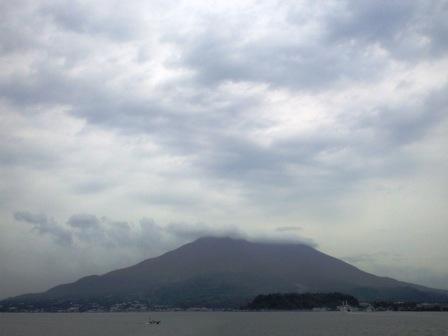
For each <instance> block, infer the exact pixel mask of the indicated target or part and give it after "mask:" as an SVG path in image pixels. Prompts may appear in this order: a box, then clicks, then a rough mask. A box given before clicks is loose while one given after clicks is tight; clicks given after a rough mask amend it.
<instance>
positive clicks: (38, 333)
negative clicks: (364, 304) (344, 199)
mask: <svg viewBox="0 0 448 336" xmlns="http://www.w3.org/2000/svg"><path fill="white" fill-rule="evenodd" d="M447 317H448V316H447V314H445V313H409V312H377V313H340V312H325V313H312V312H269V313H268V312H257V313H254V312H251V313H249V312H229V313H227V312H226V313H224V312H175V313H156V314H151V318H153V319H160V320H161V324H160V325H147V324H145V322H146V321H147V320H148V314H147V313H123V314H119V313H113V314H110V313H83V314H1V315H0V336H19V335H20V336H31V335H32V336H84V335H85V336H88V335H89V336H90V335H95V336H118V335H120V336H140V335H154V336H171V335H173V336H174V335H176V336H187V335H188V336H189V335H191V336H193V335H194V336H202V335H204V336H206V335H207V336H209V335H217V336H227V335H229V336H230V335H232V336H238V335H258V336H264V335H266V336H268V335H269V336H277V335H282V336H288V335H302V336H306V335H313V336H323V335H332V336H343V335H364V336H370V335H372V336H374V335H375V336H377V335H382V336H389V335H390V336H392V335H408V336H413V335H448V318H447Z"/></svg>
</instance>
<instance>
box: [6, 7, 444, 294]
mask: <svg viewBox="0 0 448 336" xmlns="http://www.w3.org/2000/svg"><path fill="white" fill-rule="evenodd" d="M447 16H448V2H447V1H444V0H435V1H412V2H404V1H348V0H347V1H317V2H316V1H307V0H303V1H274V0H273V1H265V2H262V3H260V2H257V1H250V0H248V1H226V2H225V3H224V2H222V3H214V4H213V5H211V4H210V3H209V2H207V1H193V2H192V1H181V2H176V3H174V2H169V1H168V2H167V1H151V2H147V3H144V2H138V1H127V2H121V1H112V2H111V1H95V2H90V3H87V2H79V1H51V0H39V1H28V0H20V1H16V2H14V4H13V3H12V2H4V3H2V4H1V5H0V116H1V117H0V118H1V119H0V120H1V123H0V128H1V132H0V143H1V145H0V181H1V182H0V229H1V233H2V235H0V272H1V273H2V274H7V277H5V278H4V279H6V280H3V279H2V280H0V296H5V295H11V294H17V293H21V292H23V291H32V290H37V289H45V287H48V286H49V285H51V284H55V283H57V281H68V280H72V279H73V278H76V277H78V276H80V275H85V274H88V273H89V272H94V273H98V271H107V270H109V269H112V268H114V267H119V266H124V265H125V263H126V262H129V263H130V262H137V261H139V260H140V259H141V258H145V257H149V256H154V255H156V254H158V253H161V252H163V251H166V250H167V249H168V248H172V247H175V246H177V244H180V243H182V242H185V241H188V240H191V239H194V238H195V237H197V236H200V235H205V234H207V235H208V234H218V235H226V234H227V235H235V234H237V235H241V234H244V235H245V236H247V237H248V238H250V239H254V238H257V239H281V240H283V239H285V237H286V238H287V237H288V236H292V237H293V239H296V237H302V238H299V239H302V240H305V241H306V240H307V239H305V238H303V237H312V238H313V240H312V241H313V242H316V243H317V244H318V245H319V247H320V248H321V249H323V250H324V251H325V252H328V253H330V254H333V255H335V256H340V257H347V258H348V259H347V260H349V259H350V258H354V259H352V260H355V259H356V261H354V262H355V263H356V265H358V266H360V267H362V268H365V269H368V270H372V271H376V272H380V273H381V275H393V276H395V277H398V278H402V279H403V280H408V281H420V282H422V283H424V284H426V285H437V286H439V285H440V283H441V281H440V279H445V278H446V279H448V268H447V267H446V266H444V265H448V263H447V262H446V255H447V253H448V250H447V248H446V244H445V242H444V239H442V237H444V236H446V235H447V234H448V232H447V228H446V220H447V219H448V212H447V210H446V207H445V205H444V200H446V198H447V196H448V195H447V192H446V190H448V188H447V186H448V179H447V175H446V171H448V169H447V168H448V157H447V155H446V153H447V152H448V151H447V148H446V147H447V146H446V145H447V143H448V141H447V140H448V139H447V134H448V111H447V106H448V101H447V99H448V98H447V97H448V77H447V75H448V57H447V53H448V40H447V36H448V25H447V23H446V21H447V20H446V19H445V18H446V17H447ZM44 214H45V215H44ZM148 217H151V218H154V220H142V218H148ZM111 218H113V220H112V219H111ZM116 219H118V220H116ZM156 223H161V224H156ZM169 223H171V224H169ZM172 223H184V224H172ZM192 223H204V224H200V225H196V224H192ZM297 228H300V229H299V230H298V229H297ZM30 229H31V231H30ZM279 235H281V237H279ZM421 237H426V239H425V241H422V239H421ZM14 240H18V241H19V242H20V246H18V245H17V244H16V243H14V242H13V241H14ZM80 249H82V250H83V251H85V252H84V253H90V254H91V255H93V254H94V255H95V257H93V256H90V257H89V258H85V256H83V257H77V256H76V255H77V254H76V253H78V252H79V250H80ZM365 249H368V250H369V252H368V254H369V255H373V256H374V258H375V262H373V261H372V260H373V259H372V258H373V257H372V258H370V259H366V258H364V259H362V258H361V259H359V258H358V259H357V258H356V256H359V255H366V251H365ZM37 250H38V251H39V252H38V253H37V252H36V251H37ZM33 251H34V252H35V253H34V254H33V257H32V258H31V259H32V260H31V259H30V260H28V259H27V256H29V255H30V253H33ZM75 251H78V252H76V253H75ZM52 254H58V255H60V256H61V258H59V259H58V260H55V261H54V260H52V257H51V255H52ZM78 254H79V253H78ZM398 254H399V255H401V256H402V259H401V260H400V262H399V263H398V262H397V261H396V259H394V258H393V257H391V256H394V255H398ZM63 258H75V259H76V258H83V259H82V260H81V259H77V260H78V261H77V262H75V263H71V264H70V265H71V266H68V265H69V264H68V263H67V262H64V261H62V259H63ZM50 260H51V262H50ZM45 263H48V268H46V267H43V266H42V267H41V268H36V267H35V266H34V265H36V264H41V265H44V264H45ZM398 264H399V265H401V266H403V267H401V268H400V267H397V265H398ZM378 265H380V266H378ZM406 267H407V268H406ZM404 269H409V270H415V271H410V272H405V271H404ZM420 269H425V270H426V271H425V273H426V274H428V277H426V278H425V279H422V278H421V277H420V276H419V271H418V270H420ZM394 270H396V271H394ZM53 274H59V276H60V277H59V278H56V276H53ZM431 274H432V275H433V277H431ZM24 275H25V276H24ZM52 276H53V277H52ZM19 278H20V279H22V280H20V281H17V279H19ZM431 279H434V281H433V282H432V280H431ZM1 281H3V283H2V282H1Z"/></svg>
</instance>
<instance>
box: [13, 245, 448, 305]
mask: <svg viewBox="0 0 448 336" xmlns="http://www.w3.org/2000/svg"><path fill="white" fill-rule="evenodd" d="M274 292H284V293H287V292H299V293H301V292H341V293H346V294H350V295H353V296H355V297H357V298H358V299H360V300H402V301H438V300H445V301H447V300H448V292H446V291H442V290H436V289H430V288H426V287H423V286H418V285H414V284H410V283H405V282H401V281H397V280H394V279H390V278H385V277H378V276H375V275H373V274H369V273H366V272H363V271H361V270H359V269H358V268H356V267H354V266H352V265H349V264H348V263H346V262H344V261H341V260H339V259H336V258H333V257H331V256H329V255H326V254H324V253H322V252H319V251H318V250H316V249H314V248H312V247H310V246H307V245H303V244H291V243H289V244H283V243H255V242H249V241H246V240H241V239H232V238H210V237H207V238H200V239H198V240H196V241H194V242H192V243H189V244H186V245H183V246H181V247H179V248H178V249H175V250H173V251H171V252H168V253H165V254H163V255H161V256H159V257H156V258H151V259H147V260H145V261H143V262H141V263H139V264H136V265H133V266H131V267H128V268H123V269H119V270H116V271H112V272H109V273H106V274H104V275H99V276H98V275H93V276H88V277H85V278H81V279H79V280H78V281H76V282H73V283H69V284H64V285H60V286H56V287H54V288H52V289H50V290H48V291H47V292H44V293H40V294H28V295H24V296H20V297H18V298H20V299H21V300H32V301H38V300H74V301H76V300H95V299H104V298H108V299H110V300H124V299H126V300H129V299H144V300H147V301H149V302H150V304H152V305H167V306H173V307H174V306H176V307H188V306H209V307H235V306H240V305H243V304H246V303H247V302H249V301H250V300H251V299H253V298H254V297H255V296H257V295H258V294H266V293H274Z"/></svg>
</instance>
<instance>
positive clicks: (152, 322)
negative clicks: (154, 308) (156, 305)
mask: <svg viewBox="0 0 448 336" xmlns="http://www.w3.org/2000/svg"><path fill="white" fill-rule="evenodd" d="M146 324H160V320H153V319H151V316H148V321H147V322H146Z"/></svg>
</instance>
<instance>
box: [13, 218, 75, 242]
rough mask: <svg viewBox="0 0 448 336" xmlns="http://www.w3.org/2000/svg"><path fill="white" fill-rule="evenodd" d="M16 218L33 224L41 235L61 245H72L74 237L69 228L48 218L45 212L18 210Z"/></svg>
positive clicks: (35, 230) (33, 228) (34, 228)
mask: <svg viewBox="0 0 448 336" xmlns="http://www.w3.org/2000/svg"><path fill="white" fill-rule="evenodd" d="M14 218H15V219H16V220H17V221H19V222H25V223H27V224H31V226H32V230H33V231H34V232H36V233H37V234H39V235H47V236H49V237H51V238H52V239H54V241H55V242H56V243H58V244H61V245H71V244H72V243H73V238H72V235H71V233H70V231H68V230H67V229H65V228H63V227H61V226H60V225H58V224H57V223H56V221H55V220H54V219H53V218H47V216H46V215H44V214H34V213H31V212H27V211H17V212H15V213H14Z"/></svg>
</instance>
